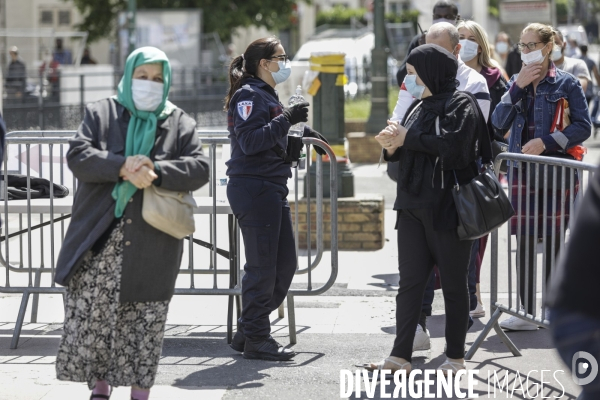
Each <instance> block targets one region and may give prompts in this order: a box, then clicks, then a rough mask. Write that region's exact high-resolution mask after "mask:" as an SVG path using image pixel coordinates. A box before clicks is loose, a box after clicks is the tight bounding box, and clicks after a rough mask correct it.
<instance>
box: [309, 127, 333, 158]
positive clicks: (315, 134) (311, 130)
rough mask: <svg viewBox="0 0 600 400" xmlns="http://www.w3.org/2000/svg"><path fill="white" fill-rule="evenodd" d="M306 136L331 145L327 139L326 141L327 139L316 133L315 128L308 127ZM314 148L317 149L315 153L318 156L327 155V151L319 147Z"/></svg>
mask: <svg viewBox="0 0 600 400" xmlns="http://www.w3.org/2000/svg"><path fill="white" fill-rule="evenodd" d="M304 136H308V137H313V138H315V139H319V140H322V141H324V142H325V143H327V144H329V142H328V141H327V139H325V137H324V136H323V135H321V134H320V133H319V132H317V131H315V130H314V129H313V128H309V127H306V129H305V130H304ZM313 147H314V148H315V151H316V152H317V153H318V154H320V155H322V156H324V155H326V154H327V152H326V151H325V150H323V149H322V148H321V147H319V146H313Z"/></svg>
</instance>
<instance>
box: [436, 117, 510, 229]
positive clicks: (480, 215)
mask: <svg viewBox="0 0 600 400" xmlns="http://www.w3.org/2000/svg"><path fill="white" fill-rule="evenodd" d="M435 124H436V126H435V128H436V134H437V135H438V136H439V135H440V126H439V125H440V118H439V117H438V118H436V120H435ZM479 143H480V151H481V157H482V159H483V161H484V162H488V161H489V160H491V155H492V145H491V143H490V137H489V135H488V134H487V132H484V133H482V131H480V133H479ZM453 172H454V181H455V183H456V184H455V185H454V188H453V190H452V197H453V198H454V204H455V206H456V212H457V214H458V228H457V233H458V238H459V239H460V240H475V239H478V238H480V237H483V236H485V235H487V234H488V233H490V232H491V231H493V230H494V229H496V228H498V227H499V226H501V225H502V224H504V223H505V222H506V221H508V220H509V219H510V217H512V216H513V215H514V214H515V210H514V209H513V207H512V205H511V204H510V200H509V199H508V196H507V195H506V193H505V192H504V189H502V185H500V182H498V178H496V174H494V171H493V169H492V168H491V166H490V165H485V167H484V169H483V171H482V172H481V173H480V174H479V175H478V176H476V177H475V178H473V179H472V180H471V182H469V183H467V184H466V185H460V184H459V183H458V179H457V177H456V171H453Z"/></svg>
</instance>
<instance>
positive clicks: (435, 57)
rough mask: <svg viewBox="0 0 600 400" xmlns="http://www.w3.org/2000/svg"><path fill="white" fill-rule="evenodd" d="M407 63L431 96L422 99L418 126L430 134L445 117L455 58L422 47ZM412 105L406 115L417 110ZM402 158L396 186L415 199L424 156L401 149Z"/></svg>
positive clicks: (430, 46)
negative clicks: (433, 127)
mask: <svg viewBox="0 0 600 400" xmlns="http://www.w3.org/2000/svg"><path fill="white" fill-rule="evenodd" d="M406 62H407V63H408V64H411V65H412V66H413V67H414V68H415V71H416V73H417V75H418V76H419V78H421V80H422V81H423V83H424V84H425V86H427V88H428V89H429V91H430V92H431V96H428V97H426V98H424V99H423V101H422V102H421V103H420V106H421V107H422V109H423V113H422V115H420V116H419V117H418V119H419V120H421V122H420V125H421V126H422V127H423V128H424V130H425V131H430V128H431V126H433V123H434V122H435V119H436V117H442V116H443V115H444V108H445V105H446V101H447V100H448V99H449V98H450V97H452V95H453V94H454V92H455V91H456V88H457V87H458V81H457V80H456V73H457V71H458V61H457V59H456V56H454V55H453V54H452V53H450V52H449V51H448V50H446V49H444V48H443V47H441V46H438V45H437V44H425V45H423V46H419V47H416V48H414V49H413V50H412V51H411V52H410V54H409V56H408V58H407V60H406ZM416 104H417V102H416V101H415V102H414V103H413V104H412V106H411V107H410V108H409V109H408V111H407V112H406V114H407V115H408V114H409V113H410V112H411V110H412V109H413V108H414V107H415V106H416ZM403 123H406V121H403ZM402 151H403V153H404V154H403V156H402V158H401V162H400V171H399V173H398V185H400V187H401V188H402V189H403V190H405V191H407V192H408V193H410V194H413V195H418V194H419V192H420V191H421V185H423V171H424V170H425V162H427V157H428V156H427V155H426V154H425V153H422V152H419V151H413V150H408V149H402Z"/></svg>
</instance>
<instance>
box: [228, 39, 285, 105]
mask: <svg viewBox="0 0 600 400" xmlns="http://www.w3.org/2000/svg"><path fill="white" fill-rule="evenodd" d="M280 44H281V42H280V41H279V39H277V38H276V37H274V36H273V37H268V38H262V39H257V40H255V41H254V42H252V43H250V45H249V46H248V48H247V49H246V51H245V52H244V54H242V55H241V56H237V57H235V58H234V59H233V60H232V61H231V64H230V65H229V91H228V92H227V96H225V107H224V110H225V111H228V110H229V103H230V102H231V98H232V97H233V95H234V94H235V92H237V91H238V89H239V88H240V87H242V81H243V80H244V79H246V78H250V77H254V76H256V72H257V70H258V64H259V63H260V60H262V59H270V58H271V57H273V55H274V54H275V51H276V47H277V46H278V45H280Z"/></svg>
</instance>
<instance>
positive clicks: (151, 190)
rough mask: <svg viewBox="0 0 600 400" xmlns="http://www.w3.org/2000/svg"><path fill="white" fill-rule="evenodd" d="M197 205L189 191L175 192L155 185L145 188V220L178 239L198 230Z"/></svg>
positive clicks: (143, 214)
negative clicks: (195, 210) (196, 222)
mask: <svg viewBox="0 0 600 400" xmlns="http://www.w3.org/2000/svg"><path fill="white" fill-rule="evenodd" d="M196 207H197V205H196V202H195V201H194V198H193V197H192V195H191V194H190V193H189V192H175V191H173V190H167V189H163V188H161V187H158V186H155V185H150V186H148V187H147V188H145V189H144V202H143V204H142V217H143V218H144V221H146V222H147V223H148V224H149V225H151V226H153V227H154V228H156V229H158V230H160V231H163V232H165V233H167V234H169V235H171V236H173V237H175V238H177V239H183V238H184V237H186V236H188V235H191V234H192V233H194V231H195V230H196V226H195V224H194V209H195V208H196Z"/></svg>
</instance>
